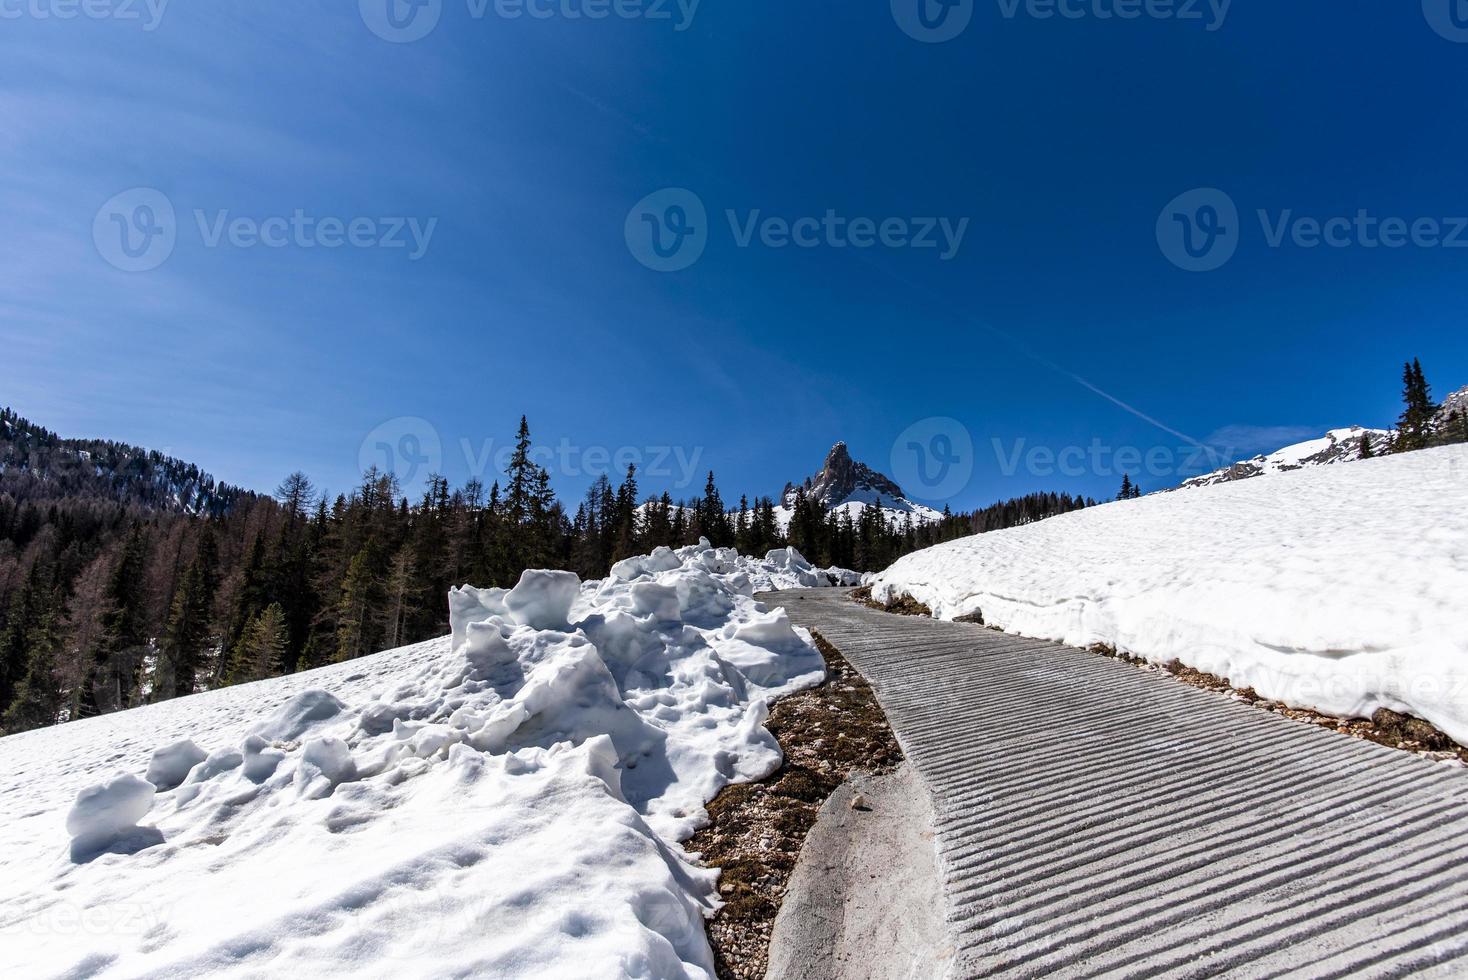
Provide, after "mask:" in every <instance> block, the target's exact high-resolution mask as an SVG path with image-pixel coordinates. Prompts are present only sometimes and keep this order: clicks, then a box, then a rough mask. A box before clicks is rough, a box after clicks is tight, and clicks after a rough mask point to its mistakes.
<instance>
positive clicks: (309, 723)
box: [250, 691, 347, 742]
mask: <svg viewBox="0 0 1468 980" xmlns="http://www.w3.org/2000/svg"><path fill="white" fill-rule="evenodd" d="M346 708H347V706H346V705H345V704H342V703H341V702H340V701H338V700H337V699H336V698H335V697H334V696H333V695H331V694H330V693H328V692H326V691H302V692H301V693H300V694H297V695H296V696H295V697H293V698H291V699H290V700H289V701H287V702H286V703H285V704H283V705H281V706H280V708H279V710H277V711H276V712H275V714H273V715H271V716H270V717H269V718H267V719H266V720H265V721H262V722H261V723H260V724H258V725H256V726H255V727H254V728H253V729H251V730H250V734H252V735H259V736H260V737H261V738H264V739H266V740H267V741H272V742H289V741H293V740H295V739H298V738H300V737H301V736H302V735H304V734H306V733H307V732H309V731H311V730H312V729H313V728H316V727H318V726H319V725H320V724H321V723H322V722H326V721H330V720H331V719H333V718H335V717H336V716H337V715H339V714H341V713H342V712H343V711H345V710H346Z"/></svg>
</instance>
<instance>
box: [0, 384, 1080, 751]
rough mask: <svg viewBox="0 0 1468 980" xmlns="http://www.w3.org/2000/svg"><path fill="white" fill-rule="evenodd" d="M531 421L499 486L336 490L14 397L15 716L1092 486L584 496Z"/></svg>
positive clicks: (7, 627) (604, 483)
mask: <svg viewBox="0 0 1468 980" xmlns="http://www.w3.org/2000/svg"><path fill="white" fill-rule="evenodd" d="M531 450H532V443H531V439H530V432H529V427H528V425H527V424H526V422H525V420H523V419H522V420H521V424H520V429H519V434H518V439H517V443H516V447H515V453H514V455H513V456H512V458H511V459H510V462H509V465H508V467H507V469H506V472H505V473H504V474H503V478H502V480H501V481H499V482H495V483H492V484H491V485H490V486H489V487H485V486H484V485H483V484H482V483H480V482H478V481H470V482H469V483H468V484H466V485H465V486H463V487H459V488H451V487H450V486H449V485H448V483H447V481H446V480H444V479H443V478H441V477H437V476H435V477H431V478H430V479H429V481H428V485H427V489H426V491H425V492H424V493H423V494H422V496H421V497H420V498H419V499H417V500H415V501H410V500H408V499H406V498H405V497H404V496H403V494H402V492H401V490H400V488H399V487H398V485H397V482H396V480H395V478H394V477H393V476H392V475H391V474H385V473H380V472H377V471H375V470H374V471H369V472H367V473H366V474H364V475H363V478H362V482H361V484H360V485H359V486H358V487H356V488H355V489H354V490H353V491H352V492H351V493H348V494H341V495H338V496H335V497H331V498H328V497H326V496H324V495H322V494H319V493H318V492H317V490H316V489H315V487H314V486H313V485H312V483H311V481H310V480H309V479H308V478H307V477H306V476H305V475H304V474H302V473H293V474H291V475H289V476H288V477H286V479H285V480H283V481H282V483H281V484H280V486H279V487H278V488H277V491H276V493H275V495H274V496H266V495H263V494H256V493H252V492H249V491H245V490H241V489H239V488H236V487H232V486H229V485H227V484H222V483H218V482H216V481H215V480H214V479H213V478H212V477H210V476H209V475H208V474H205V473H203V472H201V471H200V470H199V469H198V468H197V467H196V466H193V465H192V464H187V463H184V462H181V461H179V460H176V459H172V458H170V457H167V456H164V455H162V454H159V453H156V452H150V451H146V450H142V449H138V448H136V447H131V446H127V445H123V444H120V443H113V442H104V441H93V440H74V439H61V438H59V437H57V436H56V435H55V434H54V433H52V432H49V431H47V430H46V429H44V428H41V427H40V426H37V425H34V424H32V423H30V422H28V421H27V420H25V419H23V418H21V417H20V416H18V415H17V414H16V413H14V412H12V411H10V410H8V409H6V410H4V411H3V412H0V717H3V721H0V728H3V729H4V730H5V731H7V732H15V731H21V730H24V729H28V728H34V727H38V726H42V725H47V724H52V723H55V722H57V721H65V720H69V719H71V718H76V717H84V716H88V715H91V714H96V713H100V712H107V711H115V710H119V709H121V708H125V707H131V706H134V705H138V704H143V703H148V702H152V701H159V700H163V699H167V698H171V697H176V696H179V695H183V694H189V693H193V692H194V691H198V690H206V689H210V688H214V687H219V686H221V685H227V684H235V683H242V682H245V681H251V680H257V679H262V678H266V677H271V676H276V675H278V674H282V673H289V672H293V671H298V670H304V669H308V668H311V667H316V666H320V665H323V664H326V663H332V662H339V661H343V660H349V659H352V658H355V657H360V656H363V655H365V654H368V653H373V652H375V651H377V650H381V649H386V648H389V647H393V646H398V645H401V644H404V643H410V642H414V641H418V640H423V639H427V638H430V637H433V636H437V635H441V634H443V633H446V632H447V631H448V607H447V603H446V601H445V594H446V593H447V591H448V589H449V588H450V586H452V585H456V584H461V583H464V582H469V583H473V584H476V585H481V586H488V585H500V586H511V585H514V584H515V582H516V581H517V580H518V579H519V576H520V574H521V572H522V571H524V570H525V569H526V568H539V567H551V568H568V569H571V570H573V571H575V572H577V573H578V574H580V575H581V576H582V577H583V578H596V577H602V576H605V575H606V574H607V572H608V569H609V568H610V566H611V564H612V562H614V561H616V560H618V559H620V558H623V557H626V556H628V555H634V554H641V553H645V552H647V551H649V550H651V549H652V548H654V547H657V546H659V545H669V546H680V545H684V544H691V543H695V542H697V541H698V539H699V538H700V537H706V538H708V539H709V540H710V541H711V542H712V543H713V544H715V545H719V546H735V547H738V548H739V549H740V551H742V552H744V553H747V554H763V553H764V552H765V551H768V550H769V549H771V548H777V547H783V546H785V545H786V544H787V543H788V544H793V545H794V546H795V547H796V548H798V549H799V550H800V551H801V552H802V553H803V554H805V555H806V557H808V558H810V559H811V560H812V561H814V562H816V563H817V564H820V565H841V566H843V567H848V568H857V569H859V570H879V569H881V568H884V567H886V565H887V564H889V563H890V562H891V561H893V560H894V559H896V558H898V557H900V556H901V555H904V554H907V553H908V552H910V551H913V550H916V549H918V548H923V547H928V546H929V545H932V544H936V543H938V542H939V541H944V540H949V539H952V538H956V537H961V536H963V535H966V534H971V533H974V532H976V531H986V530H993V529H995V528H998V527H1008V526H1012V525H1014V524H1020V523H1027V522H1030V521H1034V520H1040V519H1043V518H1045V517H1048V516H1051V515H1053V514H1058V513H1063V512H1065V511H1068V510H1073V509H1077V508H1079V507H1082V506H1085V505H1086V504H1088V503H1091V502H1090V501H1086V500H1082V499H1080V498H1074V497H1070V496H1067V495H1057V494H1034V495H1031V496H1029V497H1024V498H1021V499H1018V500H1012V501H1007V502H1004V503H1000V504H996V505H994V506H993V507H990V508H986V509H984V510H981V511H977V512H974V513H971V514H963V515H948V516H946V517H945V519H944V520H943V521H942V522H941V523H938V524H933V525H927V526H913V525H912V524H911V522H910V521H909V522H907V523H903V524H897V523H891V524H887V523H884V520H883V517H882V514H881V512H880V511H879V510H877V509H876V508H868V509H867V510H866V511H865V512H863V514H862V515H861V516H860V517H859V518H857V519H853V518H852V517H851V516H850V514H847V513H843V514H842V515H841V516H839V517H838V516H836V515H835V514H834V513H833V514H830V515H828V514H826V513H825V512H824V511H823V510H822V509H821V508H820V507H819V506H818V505H816V504H814V503H813V502H807V501H805V500H804V499H803V498H802V499H799V500H797V503H796V507H795V508H794V515H793V519H792V520H791V522H790V525H789V528H788V534H786V533H782V531H781V528H780V527H779V522H778V521H777V519H776V514H775V504H774V501H773V500H772V499H771V498H768V497H761V498H757V499H755V500H753V501H750V500H748V499H747V498H741V499H740V500H739V502H738V504H737V505H734V506H727V505H726V503H725V501H724V500H723V498H722V496H721V495H720V492H719V490H718V487H717V484H716V482H715V479H714V475H713V474H712V473H710V474H709V475H708V480H707V482H706V484H705V488H704V491H703V493H702V495H700V496H698V497H696V498H693V499H690V500H683V501H674V500H673V499H672V498H671V497H670V496H669V495H668V494H666V493H664V494H662V495H661V496H660V497H658V498H656V499H650V500H644V499H643V498H642V496H641V494H640V492H639V489H638V486H637V474H636V471H635V469H629V470H628V472H627V474H626V477H625V478H624V479H623V480H622V481H621V482H620V483H619V484H618V485H615V486H614V485H613V484H612V482H611V481H610V480H608V479H607V478H606V477H602V478H600V479H598V480H597V481H596V482H595V483H594V485H593V486H592V487H591V488H590V490H589V492H588V493H587V495H586V497H585V498H584V499H583V500H582V501H580V502H579V503H577V504H576V506H575V507H574V509H568V508H567V506H566V505H564V504H563V503H562V502H561V501H560V500H559V499H558V498H557V497H556V494H555V492H554V489H553V488H552V486H551V478H550V474H549V473H548V472H547V471H546V470H545V469H544V468H542V467H540V466H538V465H536V464H535V463H534V461H533V453H532V451H531Z"/></svg>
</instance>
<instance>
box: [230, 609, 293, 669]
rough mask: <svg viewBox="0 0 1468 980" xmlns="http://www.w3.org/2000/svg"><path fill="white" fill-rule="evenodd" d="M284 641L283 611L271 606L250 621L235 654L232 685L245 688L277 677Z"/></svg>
mask: <svg viewBox="0 0 1468 980" xmlns="http://www.w3.org/2000/svg"><path fill="white" fill-rule="evenodd" d="M286 641H287V634H286V627H285V610H283V609H282V608H281V607H280V603H278V602H272V603H271V604H270V605H268V606H266V607H265V608H264V609H263V610H261V611H260V614H259V615H258V616H256V617H255V618H254V619H252V620H250V622H249V624H248V625H247V626H246V627H245V632H244V635H243V636H241V637H240V643H239V646H238V647H237V648H236V651H235V658H234V667H233V669H232V670H231V671H230V677H229V680H230V683H231V684H245V683H248V682H250V681H260V680H265V679H266V678H268V677H275V676H277V675H279V673H280V668H281V661H282V658H283V657H284V656H285V647H286Z"/></svg>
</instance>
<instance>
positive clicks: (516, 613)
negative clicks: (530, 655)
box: [505, 569, 581, 630]
mask: <svg viewBox="0 0 1468 980" xmlns="http://www.w3.org/2000/svg"><path fill="white" fill-rule="evenodd" d="M580 590H581V579H579V578H577V577H576V575H575V574H574V573H573V572H552V571H545V570H539V569H526V570H525V571H524V572H523V573H522V574H521V575H520V582H519V584H517V585H516V586H515V587H514V588H513V589H511V590H510V592H509V594H508V595H506V596H505V608H506V609H507V610H508V611H509V614H510V618H511V619H512V620H514V621H515V622H517V623H519V624H521V625H522V626H529V627H530V628H532V629H538V630H557V629H558V630H564V629H566V627H567V623H566V620H567V617H568V616H570V614H571V603H573V602H575V601H576V596H577V593H578V592H580Z"/></svg>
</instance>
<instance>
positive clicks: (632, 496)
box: [608, 465, 641, 569]
mask: <svg viewBox="0 0 1468 980" xmlns="http://www.w3.org/2000/svg"><path fill="white" fill-rule="evenodd" d="M616 509H617V512H616V538H615V541H614V542H613V544H612V556H611V559H612V561H614V562H616V561H621V560H622V559H623V558H629V557H631V556H633V555H635V554H637V553H638V551H639V547H640V537H641V536H640V535H639V533H638V527H637V467H636V466H635V465H629V466H628V467H627V478H626V479H625V480H623V481H622V485H621V486H619V487H618V488H617V499H616ZM608 568H609V569H610V566H608Z"/></svg>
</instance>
